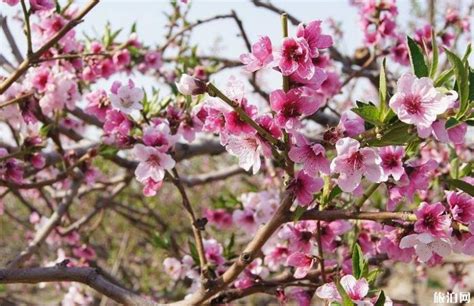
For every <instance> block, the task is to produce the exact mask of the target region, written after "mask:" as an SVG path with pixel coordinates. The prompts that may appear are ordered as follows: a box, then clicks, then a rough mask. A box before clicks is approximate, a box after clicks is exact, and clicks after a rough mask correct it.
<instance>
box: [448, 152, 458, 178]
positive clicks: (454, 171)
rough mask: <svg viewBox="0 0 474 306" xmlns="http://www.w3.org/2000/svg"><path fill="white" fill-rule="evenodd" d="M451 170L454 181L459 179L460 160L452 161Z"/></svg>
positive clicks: (450, 173) (454, 159)
mask: <svg viewBox="0 0 474 306" xmlns="http://www.w3.org/2000/svg"><path fill="white" fill-rule="evenodd" d="M450 164H451V167H450V168H451V170H450V171H449V175H450V176H451V177H452V178H453V179H459V158H457V157H456V158H453V159H452V160H451V163H450Z"/></svg>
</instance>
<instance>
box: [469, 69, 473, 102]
mask: <svg viewBox="0 0 474 306" xmlns="http://www.w3.org/2000/svg"><path fill="white" fill-rule="evenodd" d="M469 101H474V69H472V68H470V69H469Z"/></svg>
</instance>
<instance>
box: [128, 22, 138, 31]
mask: <svg viewBox="0 0 474 306" xmlns="http://www.w3.org/2000/svg"><path fill="white" fill-rule="evenodd" d="M136 32H137V22H134V23H133V24H132V27H131V29H130V33H136Z"/></svg>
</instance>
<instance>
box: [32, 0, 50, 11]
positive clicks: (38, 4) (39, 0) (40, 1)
mask: <svg viewBox="0 0 474 306" xmlns="http://www.w3.org/2000/svg"><path fill="white" fill-rule="evenodd" d="M30 5H31V8H32V9H33V11H46V10H50V9H52V8H54V6H55V3H54V1H53V0H30Z"/></svg>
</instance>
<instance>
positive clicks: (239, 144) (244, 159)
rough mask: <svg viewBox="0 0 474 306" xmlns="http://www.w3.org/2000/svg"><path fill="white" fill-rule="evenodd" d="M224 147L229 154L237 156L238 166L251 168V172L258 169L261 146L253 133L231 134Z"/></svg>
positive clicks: (261, 152) (246, 169)
mask: <svg viewBox="0 0 474 306" xmlns="http://www.w3.org/2000/svg"><path fill="white" fill-rule="evenodd" d="M225 148H226V150H227V151H228V152H229V153H230V154H232V155H234V156H237V157H238V158H239V166H240V167H241V168H243V169H245V171H249V170H250V169H252V173H253V174H256V173H257V172H258V170H260V166H261V164H262V162H261V160H260V155H261V154H263V146H262V143H261V141H260V140H259V138H257V137H256V136H255V135H250V134H244V135H242V136H231V137H229V140H228V142H227V145H226V147H225Z"/></svg>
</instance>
